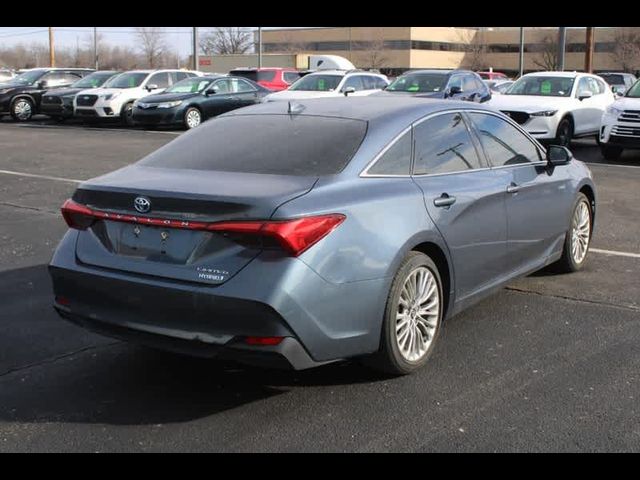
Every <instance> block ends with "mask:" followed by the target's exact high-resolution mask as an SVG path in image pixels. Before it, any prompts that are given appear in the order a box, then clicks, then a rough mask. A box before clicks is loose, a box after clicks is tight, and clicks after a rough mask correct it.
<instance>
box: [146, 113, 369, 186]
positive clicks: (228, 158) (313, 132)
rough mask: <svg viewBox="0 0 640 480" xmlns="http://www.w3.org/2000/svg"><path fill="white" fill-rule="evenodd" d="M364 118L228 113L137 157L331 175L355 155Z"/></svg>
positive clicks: (179, 165)
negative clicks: (145, 155) (143, 155)
mask: <svg viewBox="0 0 640 480" xmlns="http://www.w3.org/2000/svg"><path fill="white" fill-rule="evenodd" d="M366 131H367V122H365V121H362V120H352V119H345V118H334V117H315V116H311V115H230V116H222V117H218V118H214V119H213V120H210V121H208V122H206V123H205V124H203V125H202V126H200V127H198V128H195V129H193V130H190V131H189V132H187V133H185V134H183V135H181V136H180V137H178V138H177V139H176V140H174V141H173V142H171V143H168V144H167V145H165V146H164V147H162V148H160V149H159V150H157V151H155V152H153V153H152V154H150V155H148V156H147V157H146V158H144V159H143V160H141V161H140V164H141V165H144V166H147V167H162V168H176V169H191V170H214V171H222V172H241V173H262V174H274V175H303V176H304V175H310V176H318V175H332V174H336V173H339V172H340V171H342V169H343V168H344V167H345V166H346V165H347V163H349V161H350V160H351V158H352V157H353V155H354V154H355V153H356V151H357V150H358V148H359V147H360V144H361V143H362V140H363V139H364V136H365V134H366Z"/></svg>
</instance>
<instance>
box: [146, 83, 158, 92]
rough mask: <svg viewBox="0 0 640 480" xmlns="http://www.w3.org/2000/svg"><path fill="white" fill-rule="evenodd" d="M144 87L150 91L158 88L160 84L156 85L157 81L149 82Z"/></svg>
mask: <svg viewBox="0 0 640 480" xmlns="http://www.w3.org/2000/svg"><path fill="white" fill-rule="evenodd" d="M144 88H146V89H147V90H148V91H151V90H157V89H158V85H156V84H155V83H149V84H147V86H146V87H144Z"/></svg>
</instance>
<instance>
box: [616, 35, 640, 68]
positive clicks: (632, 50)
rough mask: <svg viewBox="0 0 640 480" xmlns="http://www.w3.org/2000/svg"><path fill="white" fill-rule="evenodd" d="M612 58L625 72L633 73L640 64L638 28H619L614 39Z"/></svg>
mask: <svg viewBox="0 0 640 480" xmlns="http://www.w3.org/2000/svg"><path fill="white" fill-rule="evenodd" d="M611 56H612V57H613V60H614V61H615V63H616V66H618V67H620V69H622V70H623V71H625V72H630V73H633V71H634V69H636V68H638V65H639V64H640V32H639V31H638V28H629V27H625V28H618V29H616V32H615V34H614V37H613V51H612V52H611Z"/></svg>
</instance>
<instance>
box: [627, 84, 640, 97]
mask: <svg viewBox="0 0 640 480" xmlns="http://www.w3.org/2000/svg"><path fill="white" fill-rule="evenodd" d="M625 97H631V98H640V80H638V81H637V82H636V83H634V84H633V86H632V87H631V88H630V89H629V90H627V94H626V95H625Z"/></svg>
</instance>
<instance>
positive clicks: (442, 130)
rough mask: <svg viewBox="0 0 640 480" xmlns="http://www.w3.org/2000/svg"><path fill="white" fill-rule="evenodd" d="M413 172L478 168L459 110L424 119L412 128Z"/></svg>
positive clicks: (478, 164)
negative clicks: (413, 143)
mask: <svg viewBox="0 0 640 480" xmlns="http://www.w3.org/2000/svg"><path fill="white" fill-rule="evenodd" d="M414 141H415V167H414V173H415V174H416V175H423V174H437V173H451V172H463V171H465V170H471V169H474V168H480V160H479V159H478V154H477V152H476V149H475V147H474V146H473V143H472V141H471V136H470V135H469V131H468V130H467V125H466V124H465V123H464V119H463V118H462V115H461V114H459V113H447V114H443V115H438V116H436V117H433V118H430V119H428V120H425V121H424V122H422V123H420V124H418V125H417V126H416V127H415V129H414Z"/></svg>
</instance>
